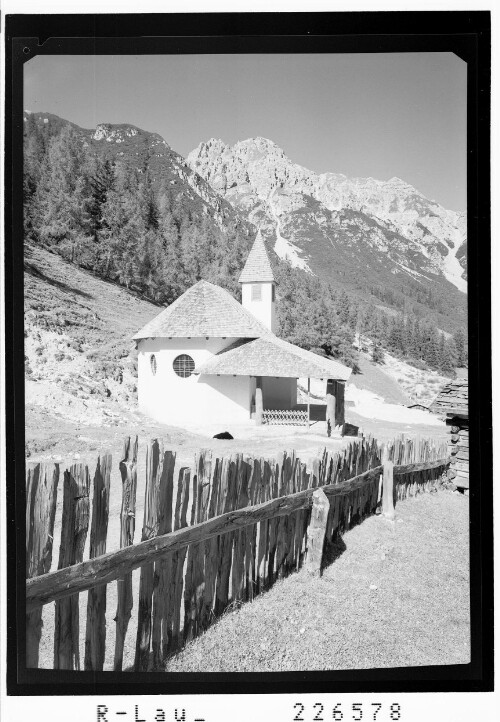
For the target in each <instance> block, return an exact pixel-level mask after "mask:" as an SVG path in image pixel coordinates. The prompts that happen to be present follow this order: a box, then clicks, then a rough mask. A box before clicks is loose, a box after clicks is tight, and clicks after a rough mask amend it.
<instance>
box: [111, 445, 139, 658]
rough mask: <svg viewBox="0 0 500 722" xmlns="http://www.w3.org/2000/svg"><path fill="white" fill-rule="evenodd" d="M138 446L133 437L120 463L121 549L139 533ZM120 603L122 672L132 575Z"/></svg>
mask: <svg viewBox="0 0 500 722" xmlns="http://www.w3.org/2000/svg"><path fill="white" fill-rule="evenodd" d="M137 445H138V438H137V436H136V437H135V443H134V445H133V446H132V439H131V438H130V436H129V437H128V438H127V439H126V441H125V445H124V448H123V459H122V460H121V461H120V473H121V476H122V510H121V516H120V547H127V546H130V545H131V544H133V542H134V531H135V497H136V490H137ZM117 590H118V603H117V607H116V616H115V619H114V621H115V622H116V639H115V658H114V665H113V667H114V670H115V672H121V671H122V664H123V646H124V644H125V635H126V633H127V629H128V623H129V621H130V616H131V613H132V606H133V604H134V600H133V597H132V573H131V572H130V573H128V574H125V576H124V577H123V578H122V579H118V580H117Z"/></svg>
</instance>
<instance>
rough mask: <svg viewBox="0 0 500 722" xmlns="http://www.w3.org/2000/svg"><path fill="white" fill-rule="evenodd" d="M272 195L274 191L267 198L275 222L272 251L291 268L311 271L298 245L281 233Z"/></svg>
mask: <svg viewBox="0 0 500 722" xmlns="http://www.w3.org/2000/svg"><path fill="white" fill-rule="evenodd" d="M274 196H275V193H272V194H271V196H270V198H269V210H270V212H271V215H272V217H273V220H274V221H275V223H276V231H275V232H276V242H275V244H274V252H275V253H276V255H277V256H279V258H281V259H282V260H284V261H288V262H289V263H290V265H291V266H292V268H300V269H301V270H302V271H306V272H307V273H312V271H311V269H310V268H309V265H308V263H307V261H306V260H305V259H304V258H302V257H301V256H300V249H299V248H298V246H296V245H295V244H294V243H292V242H291V241H289V240H288V239H287V238H284V237H283V236H282V235H281V222H280V219H279V216H278V215H277V213H276V211H275V209H274V206H273V200H274Z"/></svg>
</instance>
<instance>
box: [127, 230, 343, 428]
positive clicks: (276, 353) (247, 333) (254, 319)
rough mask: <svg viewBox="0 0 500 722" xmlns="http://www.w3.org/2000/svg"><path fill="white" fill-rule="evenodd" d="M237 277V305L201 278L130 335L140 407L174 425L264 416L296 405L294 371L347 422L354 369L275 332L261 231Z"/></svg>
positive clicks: (263, 418)
mask: <svg viewBox="0 0 500 722" xmlns="http://www.w3.org/2000/svg"><path fill="white" fill-rule="evenodd" d="M239 282H240V283H241V286H242V293H241V295H242V302H241V304H240V303H238V301H236V299H234V298H233V296H231V295H230V294H229V293H228V292H227V291H225V290H224V289H223V288H220V287H219V286H215V285H214V284H212V283H208V282H207V281H203V280H202V281H198V283H195V284H194V286H192V287H191V288H189V289H188V290H187V291H186V292H185V293H183V294H182V296H180V297H179V298H178V299H177V300H176V301H174V302H173V303H172V304H171V305H170V306H168V308H165V309H164V310H163V311H161V312H160V313H159V314H158V315H157V316H156V317H155V318H153V319H152V320H151V321H150V322H149V323H147V324H146V325H145V326H144V328H142V329H141V330H140V331H139V332H138V333H137V334H136V335H135V336H134V340H135V341H136V342H137V349H138V400H139V409H140V410H141V411H142V412H143V413H145V414H146V415H148V416H150V417H151V418H154V419H156V420H158V421H161V422H163V423H166V424H172V425H179V426H196V425H199V424H203V423H212V422H213V423H220V424H222V425H224V429H225V428H226V427H227V425H228V424H230V423H243V422H247V423H248V422H249V421H250V420H251V419H254V421H255V423H257V424H259V423H263V422H264V423H266V419H267V418H271V416H272V413H271V412H280V411H282V412H283V411H287V412H293V411H294V410H295V409H297V408H298V405H297V381H298V379H299V378H304V379H308V380H309V379H311V378H316V379H324V380H325V382H327V383H328V385H327V392H329V393H330V397H331V398H332V397H333V401H334V404H333V408H334V410H333V411H331V412H330V413H331V414H332V425H333V424H335V425H339V424H342V423H344V418H343V416H344V384H345V381H346V380H347V379H348V378H349V376H350V374H351V369H349V368H348V367H347V366H344V365H343V364H341V363H338V362H337V361H333V360H330V359H326V358H324V357H322V356H319V355H317V354H314V353H311V352H310V351H305V350H304V349H301V348H299V347H298V346H295V345H293V344H290V343H287V342H286V341H283V340H281V339H279V338H278V337H277V336H276V335H275V330H276V281H275V278H274V275H273V271H272V268H271V264H270V261H269V257H268V255H267V251H266V247H265V245H264V240H263V238H262V236H261V234H260V232H259V233H258V234H257V237H256V239H255V242H254V244H253V247H252V249H251V251H250V253H249V255H248V259H247V261H246V263H245V266H244V268H243V270H242V272H241V275H240V278H239ZM327 399H328V397H327ZM307 409H309V405H308V406H307ZM327 413H328V411H327ZM277 416H278V417H279V413H277ZM291 416H293V414H291ZM333 417H334V418H333Z"/></svg>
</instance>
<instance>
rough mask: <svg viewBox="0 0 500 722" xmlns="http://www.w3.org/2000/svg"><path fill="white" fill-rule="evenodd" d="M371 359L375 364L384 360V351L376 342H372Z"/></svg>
mask: <svg viewBox="0 0 500 722" xmlns="http://www.w3.org/2000/svg"><path fill="white" fill-rule="evenodd" d="M372 361H373V363H375V364H381V363H383V362H384V352H383V350H382V347H381V346H380V345H379V344H378V343H376V344H373V349H372Z"/></svg>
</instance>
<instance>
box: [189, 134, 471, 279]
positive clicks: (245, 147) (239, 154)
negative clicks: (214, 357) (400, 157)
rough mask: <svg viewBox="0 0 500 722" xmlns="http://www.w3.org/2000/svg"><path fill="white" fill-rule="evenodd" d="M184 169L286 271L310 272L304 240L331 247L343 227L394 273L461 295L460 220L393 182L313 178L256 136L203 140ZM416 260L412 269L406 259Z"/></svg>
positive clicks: (329, 175)
mask: <svg viewBox="0 0 500 722" xmlns="http://www.w3.org/2000/svg"><path fill="white" fill-rule="evenodd" d="M187 163H188V165H190V166H191V168H192V169H193V170H196V171H197V173H199V174H200V175H201V176H202V177H203V178H204V179H205V180H206V181H207V182H208V183H210V185H211V186H212V188H213V189H214V190H215V191H216V192H217V193H220V194H221V195H223V196H224V197H225V198H226V200H228V201H229V202H230V203H231V204H232V205H233V207H234V208H236V209H238V210H240V211H242V212H244V213H246V214H247V217H248V219H249V220H250V222H251V223H254V224H255V225H256V226H257V227H261V228H262V229H263V230H265V231H266V232H267V234H268V237H273V238H274V240H275V250H276V252H277V253H278V255H281V257H282V258H285V257H286V258H288V260H290V262H292V261H291V259H294V260H293V264H292V265H295V266H298V267H301V268H310V264H309V262H308V261H309V259H310V258H311V257H312V256H314V252H313V253H312V254H311V251H312V249H313V245H314V244H313V240H312V239H313V238H317V239H319V238H321V239H322V240H321V243H326V244H327V245H328V244H330V245H331V244H332V243H334V241H333V240H332V239H333V238H336V237H337V234H338V233H339V232H340V230H341V229H342V228H343V227H345V224H347V223H348V224H349V225H350V227H351V229H352V230H350V234H351V235H352V233H353V232H354V228H357V229H358V232H361V236H360V237H359V243H362V244H367V245H368V246H372V247H373V248H375V249H377V252H379V251H380V250H382V249H384V253H389V254H391V253H393V254H395V255H394V258H395V259H396V256H397V263H396V266H395V272H396V273H401V272H404V273H407V274H408V275H409V276H410V277H412V278H416V277H418V276H419V275H420V274H421V271H422V269H424V270H425V272H426V273H438V274H442V275H444V277H445V278H446V279H447V280H448V281H450V282H451V283H452V284H453V285H455V286H456V287H457V288H458V289H459V290H461V291H464V292H465V290H466V282H465V275H464V265H465V260H464V259H465V254H463V253H462V254H461V255H459V256H458V259H459V260H457V254H458V253H459V249H460V247H461V246H462V245H463V243H464V241H465V231H466V228H465V225H466V224H465V220H464V217H463V216H462V215H460V214H458V213H455V212H453V211H450V210H447V209H445V208H443V207H442V206H440V205H439V204H438V203H436V202H435V201H433V200H430V199H428V198H426V197H425V196H424V195H423V194H422V193H420V192H419V191H418V190H417V189H416V188H414V187H413V186H412V185H410V184H409V183H407V182H406V181H404V180H403V179H401V178H399V177H397V176H394V177H392V178H391V179H390V180H388V181H383V180H378V179H376V178H372V177H368V178H349V177H348V176H346V175H343V174H341V173H334V172H330V173H322V174H318V173H315V172H314V171H311V170H308V169H307V168H304V167H303V166H300V165H298V164H296V163H293V161H291V160H290V159H289V158H288V157H287V156H286V155H285V153H284V151H283V150H282V149H281V148H280V147H279V146H278V145H276V143H274V142H273V141H272V140H269V139H268V138H263V137H261V136H257V137H254V138H247V139H246V140H243V141H239V142H238V143H235V145H234V146H232V147H231V146H228V145H225V144H224V143H223V142H222V141H214V140H213V139H211V140H210V141H208V143H205V144H203V143H202V144H200V145H199V146H198V148H196V149H195V150H194V151H193V152H192V153H190V154H189V155H188V157H187ZM335 214H337V215H335ZM338 214H340V215H338ZM353 214H354V215H353ZM356 214H357V215H356ZM360 214H361V215H360ZM343 224H344V226H343ZM367 224H368V225H367ZM368 227H369V228H370V229H372V230H370V231H369V230H368ZM374 229H376V230H374ZM285 231H286V232H285ZM385 234H388V235H387V236H385ZM395 235H397V236H398V240H397V242H396V241H395ZM396 246H397V253H396ZM301 247H304V248H307V249H308V252H307V255H304V253H303V254H301V253H300V248H301ZM297 249H298V250H297ZM325 252H326V250H325ZM416 257H419V258H420V260H419V261H418V263H417V262H415V263H414V262H413V261H409V260H408V259H412V258H416ZM310 270H313V269H312V267H311V268H310ZM415 274H416V275H415Z"/></svg>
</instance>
